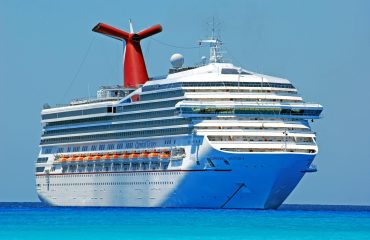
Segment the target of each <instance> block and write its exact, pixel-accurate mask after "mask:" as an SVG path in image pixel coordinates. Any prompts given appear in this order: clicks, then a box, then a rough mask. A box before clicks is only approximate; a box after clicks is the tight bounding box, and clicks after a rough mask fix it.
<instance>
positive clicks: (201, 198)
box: [37, 141, 315, 209]
mask: <svg viewBox="0 0 370 240" xmlns="http://www.w3.org/2000/svg"><path fill="white" fill-rule="evenodd" d="M186 150H187V152H190V151H191V148H190V146H188V148H187V149H186ZM314 156H315V155H314V154H297V153H287V152H286V153H284V152H282V153H264V154H261V153H228V152H223V151H219V150H217V149H215V148H213V147H212V146H211V145H210V144H209V143H208V141H206V142H204V143H203V144H202V145H201V146H200V147H199V150H197V151H196V153H195V154H194V155H193V157H192V155H191V154H190V155H189V157H187V158H185V159H183V162H182V165H181V167H178V168H176V167H172V168H169V169H168V170H164V171H161V170H145V171H126V172H113V171H109V172H99V173H93V172H90V173H70V174H66V173H63V174H48V175H45V174H41V175H39V176H38V177H37V183H38V186H39V187H38V189H37V190H38V195H39V198H40V199H41V200H42V201H44V202H46V203H48V204H50V205H54V206H117V207H185V208H250V209H274V208H277V207H279V206H280V205H281V203H282V202H283V201H284V200H285V199H286V198H287V197H288V195H289V194H290V193H291V192H292V190H293V189H294V188H295V186H296V185H297V184H298V182H299V181H300V180H301V178H302V177H303V175H304V171H305V170H306V169H307V168H308V166H310V164H311V162H312V161H313V158H314ZM195 158H196V159H198V161H199V162H206V161H207V159H211V160H212V162H213V163H214V165H215V166H214V167H212V166H207V165H205V166H204V167H202V168H199V167H197V164H196V163H195V162H196V161H194V159H195ZM225 160H227V162H228V164H226V163H225ZM170 165H171V164H170Z"/></svg>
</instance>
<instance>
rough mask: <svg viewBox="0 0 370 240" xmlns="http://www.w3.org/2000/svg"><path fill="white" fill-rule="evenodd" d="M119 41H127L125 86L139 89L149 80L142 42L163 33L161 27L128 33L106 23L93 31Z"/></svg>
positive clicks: (124, 69) (124, 67)
mask: <svg viewBox="0 0 370 240" xmlns="http://www.w3.org/2000/svg"><path fill="white" fill-rule="evenodd" d="M92 30H93V31H94V32H98V33H101V34H104V35H107V36H110V37H112V38H116V39H118V40H121V41H123V40H125V41H126V51H125V56H124V63H123V76H124V77H123V78H124V81H123V85H124V86H125V87H126V88H138V87H139V85H140V84H144V83H145V82H146V81H147V80H148V73H147V71H146V67H145V62H144V57H143V53H142V51H141V46H140V40H142V39H144V38H146V37H149V36H152V35H154V34H156V33H159V32H161V31H162V27H161V25H159V24H158V25H155V26H152V27H150V28H147V29H145V30H142V31H140V32H138V33H127V32H125V31H122V30H120V29H117V28H114V27H112V26H109V25H107V24H104V23H99V24H98V25H96V26H95V27H94V28H93V29H92Z"/></svg>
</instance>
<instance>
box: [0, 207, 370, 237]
mask: <svg viewBox="0 0 370 240" xmlns="http://www.w3.org/2000/svg"><path fill="white" fill-rule="evenodd" d="M7 239H22V240H23V239H37V240H43V239H48V240H51V239H52V240H55V239H63V240H71V239H79V240H83V239H89V240H91V239H103V240H110V239H176V240H180V239H202V240H203V239H316V240H317V239H356V240H357V239H370V207H349V206H347V207H345V206H313V205H309V206H308V205H284V206H282V207H281V208H280V209H279V210H267V211H261V210H220V209H218V210H217V209H216V210H214V209H158V208H157V209H151V208H144V209H140V208H70V207H69V208H67V207H48V206H46V205H43V204H41V203H0V240H7Z"/></svg>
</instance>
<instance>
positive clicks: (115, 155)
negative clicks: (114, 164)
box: [113, 153, 121, 159]
mask: <svg viewBox="0 0 370 240" xmlns="http://www.w3.org/2000/svg"><path fill="white" fill-rule="evenodd" d="M113 158H114V159H118V158H121V156H120V155H119V154H118V153H115V154H113Z"/></svg>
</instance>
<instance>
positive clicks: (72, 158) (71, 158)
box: [68, 155, 77, 162]
mask: <svg viewBox="0 0 370 240" xmlns="http://www.w3.org/2000/svg"><path fill="white" fill-rule="evenodd" d="M76 159H77V156H76V155H72V156H69V158H68V160H69V161H72V162H73V161H76Z"/></svg>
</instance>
